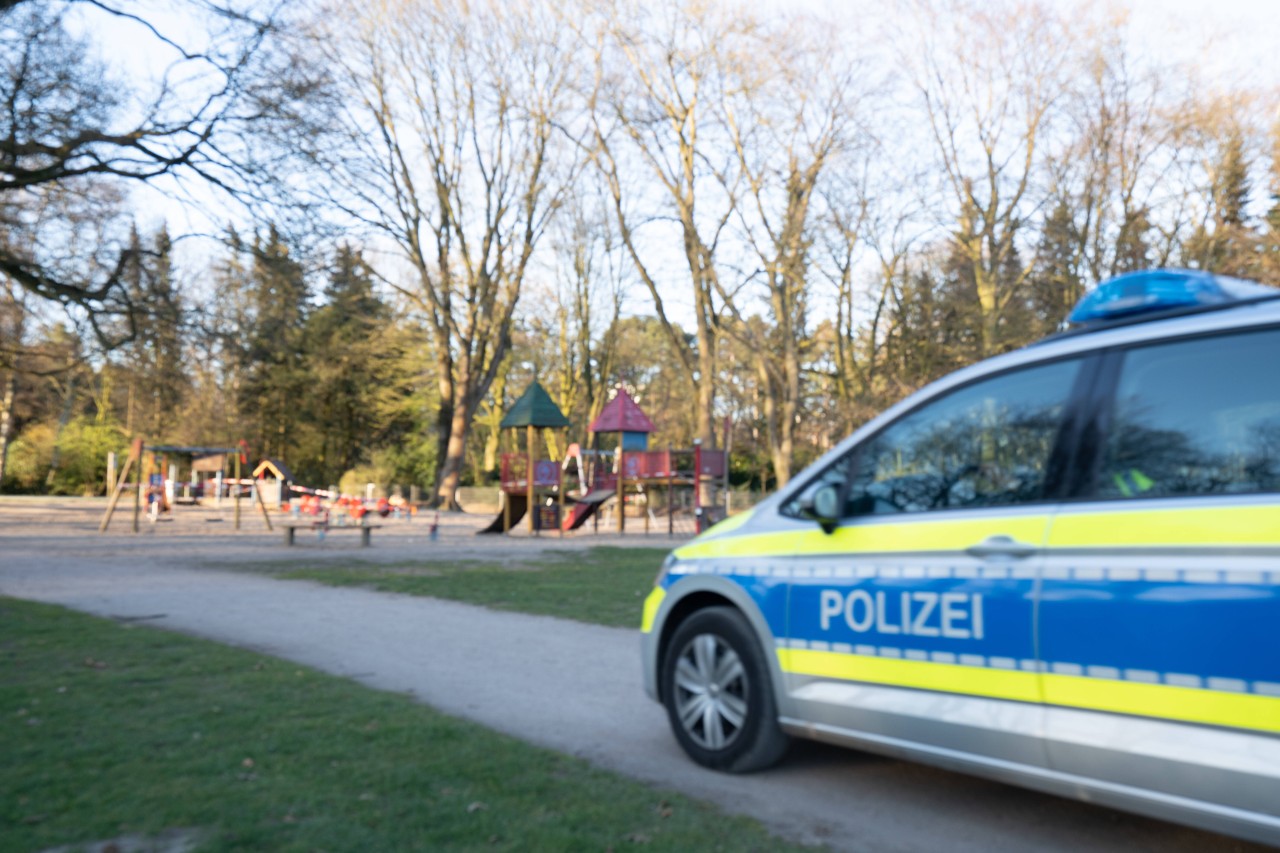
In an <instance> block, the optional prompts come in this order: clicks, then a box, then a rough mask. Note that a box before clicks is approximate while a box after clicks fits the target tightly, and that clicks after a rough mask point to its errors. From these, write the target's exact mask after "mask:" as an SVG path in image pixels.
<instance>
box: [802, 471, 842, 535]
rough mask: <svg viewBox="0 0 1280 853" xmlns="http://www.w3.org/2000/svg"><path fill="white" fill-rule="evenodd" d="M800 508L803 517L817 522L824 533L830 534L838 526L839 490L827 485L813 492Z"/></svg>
mask: <svg viewBox="0 0 1280 853" xmlns="http://www.w3.org/2000/svg"><path fill="white" fill-rule="evenodd" d="M802 508H803V510H804V514H805V516H806V517H807V518H809V519H812V520H813V521H816V522H818V526H819V527H821V528H822V530H823V532H824V533H832V532H834V531H835V529H836V527H838V526H839V524H840V515H841V513H840V490H839V489H838V488H837V487H836V486H834V485H832V484H831V483H828V484H827V485H825V486H822V487H821V488H819V489H818V490H817V491H816V492H814V493H813V497H812V498H810V499H809V500H807V501H805V502H804V505H803V507H802Z"/></svg>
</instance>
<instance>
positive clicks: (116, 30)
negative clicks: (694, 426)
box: [92, 0, 1280, 311]
mask: <svg viewBox="0 0 1280 853" xmlns="http://www.w3.org/2000/svg"><path fill="white" fill-rule="evenodd" d="M1047 2H1048V3H1049V4H1050V5H1052V6H1055V7H1057V8H1058V9H1060V10H1061V11H1063V12H1064V13H1068V14H1070V13H1073V12H1076V11H1078V10H1080V9H1081V8H1082V7H1084V6H1086V5H1092V6H1094V7H1095V8H1097V7H1100V8H1104V9H1105V8H1109V7H1110V6H1112V5H1116V4H1109V3H1106V2H1093V3H1091V4H1086V3H1085V2H1084V0H1047ZM748 3H749V4H750V5H754V6H756V7H757V8H759V9H760V10H761V11H764V12H767V11H769V10H771V9H783V8H788V9H792V8H796V7H800V8H807V9H812V10H814V11H815V12H818V13H830V14H831V15H833V16H835V17H837V18H841V19H843V20H844V21H845V22H849V23H853V24H855V25H856V24H857V23H858V21H859V20H860V19H862V18H869V19H872V20H876V21H883V20H884V15H885V14H886V10H891V9H892V8H893V6H892V4H889V3H884V2H882V0H748ZM1118 5H1120V6H1122V7H1125V8H1128V9H1129V10H1130V14H1131V24H1132V26H1131V30H1130V32H1131V33H1132V34H1133V35H1134V38H1135V39H1136V40H1137V41H1138V42H1139V44H1138V45H1137V47H1138V49H1139V50H1140V51H1143V52H1145V51H1150V52H1153V53H1163V54H1167V55H1168V57H1167V58H1173V59H1175V60H1178V61H1180V62H1185V63H1187V64H1191V65H1196V66H1198V67H1199V69H1200V70H1201V71H1202V72H1203V73H1204V74H1205V76H1206V78H1207V79H1208V81H1209V82H1210V85H1212V84H1213V83H1214V81H1220V82H1221V83H1222V84H1224V85H1228V84H1229V85H1230V86H1231V88H1238V87H1239V86H1240V84H1242V83H1243V84H1245V85H1247V86H1250V87H1256V88H1259V89H1262V90H1270V91H1273V92H1277V93H1280V50H1278V49H1277V47H1278V46H1280V38H1278V34H1280V0H1128V2H1126V3H1123V4H1118ZM137 6H138V8H140V9H142V10H143V14H144V15H145V16H146V17H147V18H148V19H150V20H153V21H155V22H157V23H160V24H161V25H162V29H164V30H165V31H167V32H174V31H175V29H176V30H178V31H181V30H182V29H184V25H183V22H182V20H181V19H180V18H176V17H174V16H173V14H172V11H171V10H172V8H173V7H172V5H170V4H168V3H166V2H164V0H139V2H138V4H137ZM130 8H133V7H130ZM888 14H892V13H891V12H889V13H888ZM98 20H99V21H100V22H101V21H102V19H101V17H99V19H98ZM92 34H93V35H94V37H95V38H96V40H97V41H98V42H99V43H100V44H103V45H104V46H106V49H105V50H104V58H105V59H107V60H108V61H109V62H111V63H113V64H116V65H117V67H118V68H120V70H121V71H122V72H124V73H127V74H142V75H146V74H153V75H154V74H156V73H158V72H159V71H160V70H161V69H163V67H164V66H165V64H166V63H167V62H168V61H169V59H170V58H171V55H170V56H166V55H164V54H163V52H162V50H160V49H159V45H158V44H157V43H156V42H155V40H154V39H151V38H149V37H148V36H147V35H146V34H145V33H144V32H142V31H141V30H140V29H139V28H138V26H137V25H136V24H131V23H128V22H124V21H120V20H111V19H107V20H106V21H105V22H104V23H98V24H95V28H94V31H93V33H92ZM193 35H194V34H193ZM197 37H198V36H197ZM122 44H123V45H130V46H134V45H136V46H137V47H139V48H143V49H134V50H124V51H121V50H118V49H114V48H118V46H120V45H122ZM148 51H150V52H148ZM1277 118H1278V119H1280V116H1277ZM193 189H194V192H195V196H196V198H197V199H202V201H201V202H200V203H198V204H196V205H189V204H188V205H185V206H184V205H183V204H182V203H180V202H179V201H177V200H175V199H173V198H169V197H166V196H163V195H161V194H159V193H155V192H142V193H139V194H138V195H137V198H136V200H137V201H138V202H139V204H140V210H139V212H138V213H139V215H138V223H139V226H140V227H142V228H143V229H144V230H152V229H154V228H157V227H159V226H160V225H161V224H162V223H164V222H167V223H168V226H169V229H170V231H171V233H173V234H175V235H181V234H190V233H206V234H208V233H216V232H218V231H219V230H221V228H222V227H223V226H224V225H225V224H226V222H227V221H228V218H229V217H230V216H233V215H234V214H232V213H231V212H230V211H226V210H220V209H219V205H218V202H217V198H216V196H215V195H212V194H206V193H204V192H202V191H200V190H198V189H195V188H193ZM201 243H203V248H198V246H200V244H201ZM184 250H185V252H189V253H190V255H189V256H190V257H192V260H194V259H195V257H199V256H203V257H208V256H209V254H210V253H216V252H217V251H218V248H217V246H216V244H215V243H213V242H212V241H199V240H194V241H188V242H187V243H186V245H185V246H184ZM197 265H198V264H197ZM673 272H678V270H673ZM673 295H674V296H675V299H676V304H675V305H674V306H673V307H675V309H676V310H677V311H679V310H680V307H679V302H680V300H681V295H675V294H673ZM644 301H645V300H644V299H638V300H637V301H636V304H633V305H629V306H628V307H629V308H630V309H631V310H638V309H643V308H644V307H645V306H644V305H642V304H639V303H642V302H644Z"/></svg>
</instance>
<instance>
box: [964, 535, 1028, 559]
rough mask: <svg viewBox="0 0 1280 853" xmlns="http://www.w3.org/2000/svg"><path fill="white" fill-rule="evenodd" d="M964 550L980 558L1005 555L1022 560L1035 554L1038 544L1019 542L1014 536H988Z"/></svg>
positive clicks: (1004, 556)
mask: <svg viewBox="0 0 1280 853" xmlns="http://www.w3.org/2000/svg"><path fill="white" fill-rule="evenodd" d="M964 551H965V553H966V554H968V555H969V556H970V557H977V558H979V559H990V558H991V557H1003V558H1004V559H1006V560H1021V559H1024V558H1026V557H1030V556H1031V555H1032V554H1034V553H1035V552H1036V546H1035V545H1030V544H1028V543H1026V542H1019V541H1018V540H1017V539H1014V538H1013V537H1012V536H988V537H987V538H986V539H983V540H982V541H981V542H979V543H978V544H977V545H970V546H969V547H968V548H965V549H964Z"/></svg>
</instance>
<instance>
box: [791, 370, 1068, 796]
mask: <svg viewBox="0 0 1280 853" xmlns="http://www.w3.org/2000/svg"><path fill="white" fill-rule="evenodd" d="M1082 364H1083V360H1082V359H1079V358H1073V359H1067V360H1060V361H1054V362H1050V363H1041V364H1036V365H1032V366H1027V367H1022V368H1019V369H1013V370H1009V371H1007V372H1003V373H1000V374H998V375H995V376H991V377H988V378H984V379H980V380H978V381H975V382H972V383H970V384H967V385H964V386H962V387H959V388H957V389H954V390H951V391H948V392H946V393H944V394H943V395H941V396H938V397H935V398H933V399H930V400H928V401H927V402H925V403H923V404H922V405H920V406H918V407H916V408H915V409H913V410H912V411H910V412H908V413H907V414H906V415H904V416H902V417H900V418H898V419H897V420H895V421H894V422H892V423H891V424H889V425H888V426H886V427H885V428H884V429H882V430H880V431H878V432H877V433H876V434H875V435H873V436H872V437H870V438H869V439H868V440H866V441H863V442H860V443H859V444H858V445H857V446H855V447H854V448H853V449H852V450H851V452H850V453H849V454H848V455H847V456H846V457H845V458H844V459H842V460H840V461H838V462H837V463H835V464H833V465H832V466H830V467H829V468H828V469H827V470H825V471H822V472H819V474H818V475H817V476H816V477H815V478H814V480H813V481H812V483H810V484H807V485H806V487H805V488H804V489H803V490H802V491H801V492H800V493H799V494H798V496H797V497H796V498H795V499H794V500H793V501H792V504H791V506H790V511H791V512H793V513H801V512H803V511H804V508H805V506H806V503H805V502H806V500H808V499H809V496H811V495H813V494H815V493H816V491H817V489H819V488H821V486H822V485H823V484H827V483H837V484H839V485H840V487H841V488H842V489H843V491H844V501H843V505H844V515H845V517H844V518H843V519H841V520H840V523H839V525H838V526H837V527H836V528H835V529H834V530H833V531H832V532H831V533H830V535H829V536H828V537H827V538H826V539H825V540H824V542H825V548H823V549H821V552H820V553H819V552H818V550H817V549H809V551H810V553H808V554H806V555H805V556H803V557H795V558H793V559H792V560H791V561H790V562H791V565H792V568H791V571H790V576H791V592H790V598H789V603H788V622H787V634H788V636H787V638H786V641H785V643H784V644H783V645H784V646H785V647H784V648H781V649H779V659H780V662H781V666H782V669H783V670H784V671H785V672H786V678H787V687H788V690H789V694H790V696H789V698H790V699H791V700H792V701H793V703H794V704H793V707H794V708H795V709H796V711H797V714H798V715H799V717H800V719H799V720H794V721H789V722H790V724H791V725H793V726H795V727H798V728H801V729H804V730H807V731H808V732H809V733H810V734H814V735H818V736H827V737H829V738H830V739H835V740H846V741H851V742H854V743H860V744H862V745H869V746H876V747H878V748H880V749H882V750H888V751H898V752H901V753H902V754H910V753H911V751H912V750H917V749H925V750H926V751H932V756H931V757H932V760H934V761H941V762H942V763H946V761H947V759H946V756H947V755H951V754H963V755H966V756H968V757H969V758H968V759H966V760H969V759H972V758H974V757H975V756H981V757H982V758H983V760H987V761H990V760H991V759H996V760H997V762H1015V763H1017V764H1032V765H1036V766H1043V764H1044V762H1045V756H1044V750H1043V745H1042V743H1041V740H1040V734H1041V730H1040V724H1041V722H1040V721H1041V718H1040V705H1039V703H1040V698H1041V697H1040V687H1039V681H1038V669H1039V665H1038V661H1037V653H1036V648H1035V626H1034V616H1035V589H1036V583H1037V571H1038V567H1039V561H1040V555H1041V553H1042V548H1043V545H1044V541H1045V537H1046V535H1047V533H1048V527H1049V519H1050V515H1051V512H1052V509H1053V504H1054V500H1055V497H1056V490H1057V488H1058V483H1059V482H1060V481H1061V479H1062V477H1061V474H1062V471H1061V468H1062V460H1063V458H1064V457H1063V449H1064V447H1065V444H1066V441H1067V439H1066V438H1065V437H1066V436H1069V435H1070V434H1071V432H1072V424H1073V420H1072V418H1071V417H1069V416H1068V415H1069V413H1070V412H1072V411H1074V410H1073V407H1072V406H1071V405H1070V403H1071V401H1072V400H1073V399H1074V397H1075V396H1078V395H1079V394H1081V392H1082V387H1083V386H1082V384H1081V383H1082ZM785 511H787V508H784V512H785ZM784 722H788V721H784ZM997 775H999V774H998V773H997Z"/></svg>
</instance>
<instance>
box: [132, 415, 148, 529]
mask: <svg viewBox="0 0 1280 853" xmlns="http://www.w3.org/2000/svg"><path fill="white" fill-rule="evenodd" d="M133 443H134V446H136V447H137V448H138V467H137V470H136V472H135V474H134V478H133V479H134V486H133V532H134V533H137V532H138V521H139V520H140V518H141V516H142V468H143V464H142V462H143V456H144V454H145V452H146V448H144V447H143V446H142V439H140V438H135V439H134V440H133Z"/></svg>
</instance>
